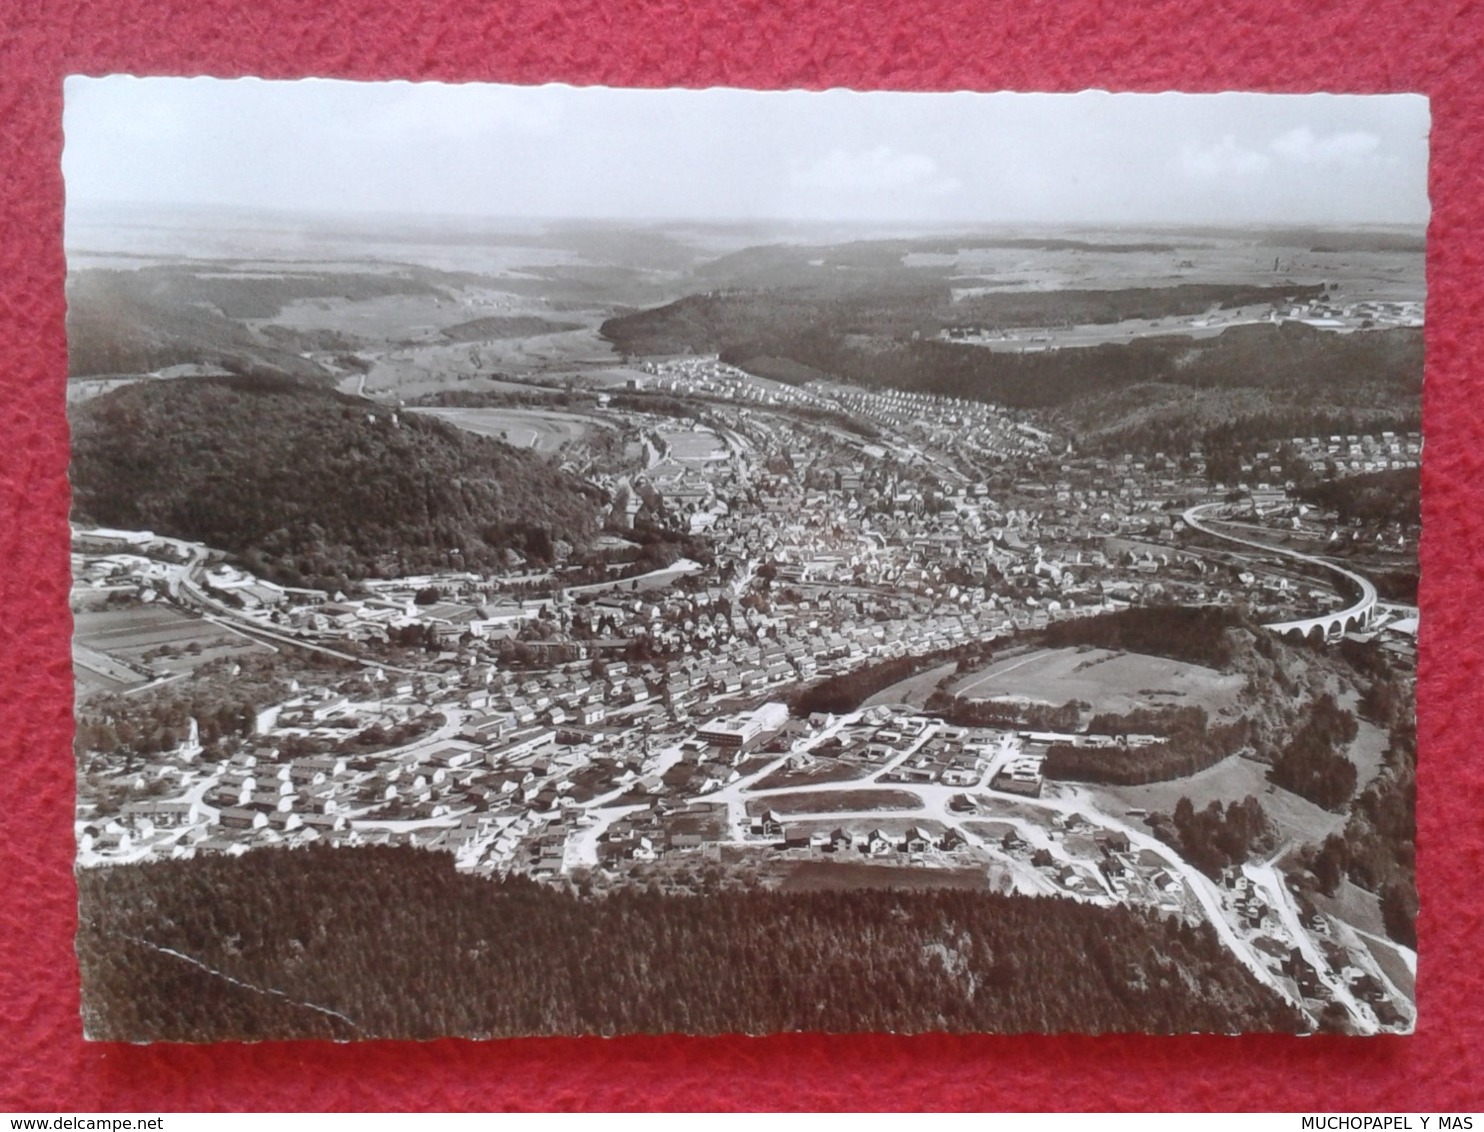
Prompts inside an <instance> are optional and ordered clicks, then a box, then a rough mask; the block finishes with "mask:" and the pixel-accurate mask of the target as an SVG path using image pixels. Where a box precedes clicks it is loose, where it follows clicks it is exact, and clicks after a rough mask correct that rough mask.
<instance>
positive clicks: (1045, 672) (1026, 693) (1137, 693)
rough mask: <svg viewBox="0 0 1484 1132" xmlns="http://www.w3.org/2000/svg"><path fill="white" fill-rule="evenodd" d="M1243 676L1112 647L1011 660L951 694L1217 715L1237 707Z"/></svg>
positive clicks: (1049, 652)
mask: <svg viewBox="0 0 1484 1132" xmlns="http://www.w3.org/2000/svg"><path fill="white" fill-rule="evenodd" d="M1241 687H1242V678H1241V677H1240V676H1235V675H1231V676H1228V675H1224V674H1222V673H1220V672H1217V671H1216V670H1215V669H1212V668H1205V667H1203V666H1201V665H1198V664H1187V663H1185V662H1184V661H1178V660H1167V659H1165V658H1164V657H1158V656H1145V655H1144V654H1142V653H1123V652H1112V651H1110V650H1108V649H1092V648H1087V649H1077V648H1064V649H1042V650H1039V651H1037V652H1033V653H1031V654H1030V655H1029V656H1015V657H1006V658H1005V659H1003V660H998V661H996V662H995V663H993V664H991V665H990V666H989V667H987V668H984V669H981V670H980V671H978V672H974V673H970V674H969V675H967V676H965V677H964V678H963V679H962V680H960V681H959V682H958V683H957V684H955V685H953V686H952V687H951V688H950V689H949V690H950V691H951V692H952V693H953V694H954V695H958V696H964V697H967V698H970V699H976V700H992V699H998V698H1013V699H1019V700H1029V701H1032V702H1035V703H1045V704H1053V705H1055V704H1064V703H1066V702H1067V701H1068V700H1085V701H1087V702H1088V703H1090V704H1092V705H1093V708H1094V710H1096V711H1102V712H1128V711H1132V710H1134V709H1135V708H1154V707H1179V706H1185V705H1188V704H1189V705H1199V706H1201V707H1204V708H1205V709H1206V710H1207V711H1208V712H1210V713H1211V714H1212V715H1216V714H1217V713H1218V712H1221V711H1223V710H1225V709H1228V708H1230V707H1232V706H1233V705H1234V704H1235V702H1236V696H1237V693H1238V692H1239V691H1240V690H1241Z"/></svg>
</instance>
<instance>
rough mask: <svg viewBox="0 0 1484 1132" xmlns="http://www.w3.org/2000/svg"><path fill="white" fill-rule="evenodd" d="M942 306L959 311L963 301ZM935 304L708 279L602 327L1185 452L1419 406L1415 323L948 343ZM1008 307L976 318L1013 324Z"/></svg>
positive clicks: (1144, 311)
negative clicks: (1041, 416) (713, 285)
mask: <svg viewBox="0 0 1484 1132" xmlns="http://www.w3.org/2000/svg"><path fill="white" fill-rule="evenodd" d="M1186 290H1187V289H1186V288H1178V287H1172V288H1165V289H1162V290H1161V289H1152V290H1140V291H1134V292H1131V293H1130V294H1129V295H1126V296H1119V295H1118V293H1115V292H1049V293H1044V294H1039V295H1037V296H1031V297H1026V296H1014V297H1013V298H1014V299H1015V300H1016V302H1017V303H1019V304H1020V306H1023V307H1024V308H1025V309H1019V307H1017V308H1015V309H1014V310H1013V312H1012V313H1014V314H1015V315H1017V316H1019V318H1025V319H1029V318H1031V317H1035V318H1037V319H1038V320H1039V321H1037V322H1034V323H1030V324H1031V325H1046V326H1059V325H1064V324H1065V322H1066V321H1069V320H1070V321H1076V320H1080V319H1083V318H1087V319H1091V320H1093V321H1102V320H1104V319H1106V318H1109V317H1113V316H1128V317H1152V316H1153V315H1162V314H1167V313H1189V311H1190V309H1191V308H1192V307H1197V308H1199V309H1207V308H1208V307H1211V306H1215V305H1218V304H1219V302H1220V301H1221V300H1220V298H1219V296H1213V295H1212V294H1209V293H1207V291H1206V290H1199V291H1198V294H1196V295H1191V294H1186V293H1185V292H1186ZM1295 290H1296V291H1299V292H1302V291H1303V289H1302V288H1295ZM1240 298H1241V299H1242V300H1246V301H1253V300H1252V296H1249V295H1242V296H1240ZM1268 298H1272V296H1271V295H1269V296H1268ZM1035 302H1040V303H1042V304H1043V307H1042V309H1039V311H1038V309H1037V308H1036V307H1035V305H1034V304H1035ZM1058 304H1060V305H1058ZM959 305H960V306H961V305H962V304H959ZM952 310H953V315H954V318H956V319H964V318H966V317H967V316H968V313H969V312H968V311H964V310H959V309H957V307H954V308H952ZM1131 312H1137V314H1134V313H1131ZM945 317H946V316H945V314H944V310H943V308H942V304H941V303H940V302H939V298H938V296H936V295H934V294H933V293H931V292H930V291H927V290H920V291H919V292H918V293H914V294H910V295H895V294H883V295H876V294H869V293H868V294H864V295H835V296H830V297H828V298H821V297H818V296H812V295H808V294H805V295H795V294H792V293H790V292H787V291H783V290H780V291H776V292H735V293H734V292H715V293H711V294H706V295H698V296H692V297H690V298H687V299H683V300H681V301H679V302H676V303H672V304H670V305H669V306H667V307H662V308H658V309H656V310H651V311H642V312H639V313H637V314H633V315H626V316H623V317H620V318H613V319H609V320H608V321H607V322H606V323H604V324H603V328H602V332H603V334H604V335H605V336H606V337H607V338H608V339H609V340H610V341H612V342H613V343H614V344H615V345H616V346H617V347H618V348H619V349H620V350H623V351H624V352H626V353H631V354H645V353H650V354H663V353H678V352H683V351H695V352H698V353H717V354H719V355H720V356H721V358H722V360H723V361H727V362H731V363H733V364H735V365H739V366H741V367H742V368H744V369H747V368H749V367H751V368H752V369H754V370H755V372H759V373H763V374H765V375H767V376H770V377H774V378H778V379H780V380H790V379H791V378H790V376H789V375H790V374H791V373H801V374H814V375H819V376H825V377H832V378H837V379H840V380H844V381H852V382H857V383H859V384H862V385H869V386H877V387H882V388H890V389H904V390H908V391H911V392H917V393H933V394H941V395H947V396H954V397H967V398H972V399H975V400H982V401H989V402H992V403H996V404H1001V405H1006V406H1009V407H1011V408H1017V409H1026V410H1039V411H1043V412H1045V413H1046V414H1048V420H1050V421H1051V422H1052V423H1053V425H1054V426H1055V427H1056V428H1057V430H1058V431H1066V432H1070V433H1071V434H1072V435H1073V436H1075V437H1077V438H1078V440H1079V442H1080V444H1079V446H1081V447H1087V446H1088V445H1089V444H1093V445H1095V444H1096V443H1098V442H1099V441H1100V440H1102V439H1107V440H1108V441H1109V442H1110V443H1111V444H1113V445H1114V446H1115V447H1118V448H1120V449H1128V448H1130V447H1132V448H1135V449H1140V450H1143V449H1146V448H1147V449H1148V450H1150V451H1155V450H1160V451H1169V450H1170V449H1171V448H1172V447H1173V448H1174V449H1176V450H1180V449H1181V448H1182V447H1188V445H1189V443H1190V442H1192V441H1196V440H1199V439H1200V438H1202V437H1203V436H1204V435H1205V434H1206V433H1208V432H1210V431H1211V430H1213V429H1221V428H1238V429H1240V428H1241V427H1243V426H1244V425H1245V424H1246V423H1247V422H1249V421H1250V422H1261V423H1262V425H1263V427H1267V425H1268V422H1270V421H1279V422H1281V425H1280V428H1281V431H1280V432H1279V433H1278V434H1277V435H1282V436H1293V435H1308V434H1311V433H1313V432H1318V431H1323V432H1332V431H1335V429H1334V428H1332V427H1328V426H1331V425H1334V424H1336V423H1338V422H1342V421H1343V422H1349V423H1354V424H1356V425H1357V426H1363V427H1365V428H1367V429H1369V428H1371V427H1379V428H1382V429H1385V428H1392V429H1398V430H1401V429H1410V428H1414V427H1415V426H1416V423H1417V420H1418V418H1419V416H1420V410H1419V406H1420V402H1421V389H1422V331H1421V330H1416V329H1389V330H1370V331H1364V332H1358V333H1353V334H1336V333H1332V332H1329V331H1325V330H1320V329H1316V328H1313V327H1310V326H1307V325H1305V324H1303V323H1300V322H1293V321H1290V322H1286V323H1283V324H1281V325H1272V324H1266V323H1264V324H1255V325H1243V326H1233V327H1229V328H1228V329H1226V330H1225V331H1224V332H1222V333H1220V334H1217V335H1214V336H1212V337H1207V338H1191V337H1189V336H1185V335H1178V334H1171V335H1168V336H1163V337H1146V338H1140V339H1137V340H1134V341H1132V342H1126V343H1108V344H1104V345H1098V346H1087V347H1078V348H1066V349H1060V350H1047V351H1042V352H1039V353H1024V354H1019V353H1010V352H999V351H994V350H990V349H986V348H983V347H980V346H974V345H965V344H962V343H959V342H952V341H944V340H942V339H940V338H938V337H937V334H938V332H939V330H940V329H941V328H942V326H943V325H944V319H945ZM1019 318H1017V319H1006V321H1005V322H1003V323H1000V322H996V320H995V319H993V318H986V319H981V320H980V321H983V322H985V323H986V324H989V325H1016V324H1018V321H1019ZM1341 431H1346V430H1343V429H1342V430H1341ZM1348 431H1354V429H1353V428H1352V429H1350V430H1348Z"/></svg>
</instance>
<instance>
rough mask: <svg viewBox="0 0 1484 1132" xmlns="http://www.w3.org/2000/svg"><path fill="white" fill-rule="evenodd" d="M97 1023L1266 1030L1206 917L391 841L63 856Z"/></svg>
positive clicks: (1252, 984) (288, 1030)
mask: <svg viewBox="0 0 1484 1132" xmlns="http://www.w3.org/2000/svg"><path fill="white" fill-rule="evenodd" d="M78 884H79V886H80V902H79V913H80V921H81V927H80V930H79V933H78V941H77V950H78V957H79V960H80V962H81V965H82V972H83V987H84V993H83V1014H84V1019H85V1024H86V1027H87V1032H88V1035H89V1036H90V1037H92V1038H97V1039H104V1040H122V1041H143V1040H151V1039H154V1040H167V1041H213V1040H222V1039H236V1040H255V1039H263V1038H293V1037H333V1038H357V1037H365V1038H372V1037H381V1038H432V1037H438V1036H441V1035H464V1036H470V1037H474V1036H512V1035H521V1034H589V1033H595V1034H613V1033H625V1032H648V1033H663V1032H668V1031H682V1032H689V1033H701V1034H714V1033H728V1032H743V1033H769V1032H778V1031H788V1030H823V1031H835V1032H841V1031H862V1030H864V1031H892V1030H894V1031H908V1032H913V1031H927V1030H950V1031H985V1032H996V1033H1022V1032H1040V1033H1053V1034H1055V1033H1068V1032H1080V1033H1096V1032H1104V1031H1153V1032H1160V1033H1165V1032H1173V1033H1182V1032H1191V1031H1202V1032H1217V1033H1233V1032H1244V1031H1248V1032H1250V1031H1265V1030H1266V1031H1272V1030H1287V1031H1292V1030H1294V1029H1295V1028H1296V1027H1298V1025H1299V1024H1300V1019H1298V1017H1297V1016H1296V1015H1295V1014H1293V1013H1292V1012H1291V1011H1290V1009H1289V1008H1288V1007H1287V1006H1286V1005H1285V1004H1284V1003H1283V1002H1282V1001H1281V1000H1280V999H1279V998H1278V997H1277V996H1276V995H1275V994H1273V993H1272V992H1271V991H1269V990H1268V989H1267V988H1265V987H1263V986H1261V985H1260V984H1258V983H1257V982H1256V981H1255V980H1254V979H1253V978H1252V976H1251V975H1249V974H1248V973H1247V971H1246V970H1245V968H1243V967H1241V966H1240V965H1239V964H1238V963H1237V962H1236V961H1235V960H1234V959H1233V958H1232V957H1231V955H1230V953H1228V952H1227V951H1226V950H1225V949H1224V948H1223V947H1222V945H1221V944H1220V943H1219V942H1218V940H1217V939H1216V935H1215V932H1214V931H1212V930H1211V929H1210V928H1209V927H1208V926H1204V925H1203V926H1201V927H1199V928H1192V927H1190V926H1188V925H1181V924H1177V923H1176V921H1175V920H1174V918H1173V917H1171V918H1169V919H1162V918H1151V917H1149V916H1146V915H1144V914H1142V913H1139V912H1136V911H1133V910H1130V909H1127V908H1099V907H1095V906H1093V905H1090V904H1083V903H1080V902H1077V901H1073V900H1058V899H1044V898H1031V897H1023V896H1000V895H997V894H993V893H989V892H970V891H963V890H942V889H939V890H924V891H891V890H869V891H866V890H855V891H843V892H795V893H776V892H774V893H770V892H761V891H746V892H736V891H729V892H718V893H714V894H710V895H689V896H676V895H663V894H660V893H657V892H649V891H646V890H643V889H637V888H632V889H622V890H619V891H617V892H615V893H612V894H610V895H607V896H604V897H589V898H581V897H578V896H575V895H572V894H570V893H568V892H564V891H558V890H555V889H552V888H547V887H541V886H538V885H535V884H533V883H531V882H529V881H515V880H512V881H508V882H504V883H499V882H492V881H486V880H481V879H479V878H476V877H471V876H468V875H466V874H461V873H458V872H456V871H455V870H454V868H453V862H452V859H451V858H450V857H449V856H447V855H446V854H442V853H432V852H428V851H425V850H414V849H406V848H399V849H386V848H380V849H377V848H361V849H348V848H325V847H312V848H310V849H305V850H260V851H254V852H252V853H248V854H245V855H243V856H241V857H236V858H233V857H225V856H217V857H199V858H196V859H195V860H189V861H158V862H154V863H151V864H146V865H123V866H117V867H113V868H104V869H85V870H82V871H81V872H80V873H79V874H78Z"/></svg>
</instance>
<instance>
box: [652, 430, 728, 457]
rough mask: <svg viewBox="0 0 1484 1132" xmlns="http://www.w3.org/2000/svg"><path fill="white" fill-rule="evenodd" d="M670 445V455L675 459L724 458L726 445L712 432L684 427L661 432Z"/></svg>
mask: <svg viewBox="0 0 1484 1132" xmlns="http://www.w3.org/2000/svg"><path fill="white" fill-rule="evenodd" d="M660 436H662V437H663V438H664V441H665V443H666V444H668V445H669V446H670V456H671V458H672V459H675V460H724V459H726V455H727V446H726V445H725V444H724V443H722V440H721V438H720V437H719V436H717V435H716V434H715V433H714V432H707V431H703V430H701V429H696V428H692V429H686V430H684V431H682V432H662V433H660Z"/></svg>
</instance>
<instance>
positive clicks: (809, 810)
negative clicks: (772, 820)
mask: <svg viewBox="0 0 1484 1132" xmlns="http://www.w3.org/2000/svg"><path fill="white" fill-rule="evenodd" d="M921 805H922V799H921V798H919V797H918V796H917V795H916V794H912V793H909V792H908V791H906V790H810V791H807V792H803V793H799V794H774V795H769V796H768V797H766V798H753V799H752V800H751V801H749V802H748V803H747V812H748V813H749V814H754V815H756V814H761V813H766V812H767V811H768V810H777V811H778V812H779V813H780V814H848V813H855V812H858V811H859V812H864V811H869V810H881V811H883V812H885V811H889V810H915V809H917V808H918V807H919V806H921Z"/></svg>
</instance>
